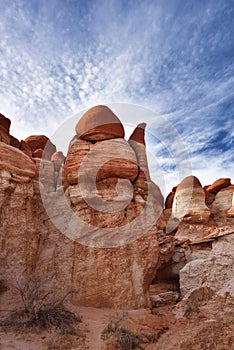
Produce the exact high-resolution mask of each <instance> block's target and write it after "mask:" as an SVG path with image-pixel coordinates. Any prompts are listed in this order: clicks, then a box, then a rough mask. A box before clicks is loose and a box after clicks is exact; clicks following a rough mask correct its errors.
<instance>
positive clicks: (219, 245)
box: [180, 233, 234, 300]
mask: <svg viewBox="0 0 234 350" xmlns="http://www.w3.org/2000/svg"><path fill="white" fill-rule="evenodd" d="M233 251H234V235H233V233H232V234H227V235H223V236H222V237H219V238H218V239H217V240H215V241H214V242H213V249H212V250H211V252H210V254H209V256H208V257H207V258H206V259H195V260H192V261H191V262H190V263H188V264H187V265H185V267H184V268H183V269H182V270H181V271H180V289H181V293H182V296H183V297H188V296H189V295H190V294H191V293H192V292H193V291H194V290H196V289H199V288H200V287H209V288H211V289H212V290H213V291H214V292H216V293H217V294H218V295H221V296H223V297H225V295H226V296H227V295H229V297H231V298H232V299H233V300H234V276H233V269H234V256H233Z"/></svg>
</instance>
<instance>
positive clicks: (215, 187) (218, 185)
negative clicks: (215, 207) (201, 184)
mask: <svg viewBox="0 0 234 350" xmlns="http://www.w3.org/2000/svg"><path fill="white" fill-rule="evenodd" d="M230 185H231V179H229V178H223V179H218V180H216V181H215V182H214V183H213V184H212V185H209V186H206V189H205V190H206V191H207V192H210V193H212V194H217V193H218V192H219V191H220V190H222V189H223V188H225V187H228V186H230Z"/></svg>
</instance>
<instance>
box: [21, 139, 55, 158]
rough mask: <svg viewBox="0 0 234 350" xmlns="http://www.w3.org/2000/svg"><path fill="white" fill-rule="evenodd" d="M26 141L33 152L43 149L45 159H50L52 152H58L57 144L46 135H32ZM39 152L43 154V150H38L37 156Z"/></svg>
mask: <svg viewBox="0 0 234 350" xmlns="http://www.w3.org/2000/svg"><path fill="white" fill-rule="evenodd" d="M24 141H25V142H26V143H27V144H28V145H29V147H30V148H31V150H32V153H33V154H34V152H35V151H37V150H39V149H42V150H43V151H44V153H43V158H44V159H47V160H50V159H51V156H52V154H53V153H55V152H56V146H55V145H54V144H53V143H52V142H51V141H50V140H49V139H48V137H46V136H44V135H32V136H29V137H27V138H26V139H25V140H24ZM39 154H41V151H38V153H37V152H36V154H35V157H36V158H37V157H38V156H39ZM33 156H34V155H33Z"/></svg>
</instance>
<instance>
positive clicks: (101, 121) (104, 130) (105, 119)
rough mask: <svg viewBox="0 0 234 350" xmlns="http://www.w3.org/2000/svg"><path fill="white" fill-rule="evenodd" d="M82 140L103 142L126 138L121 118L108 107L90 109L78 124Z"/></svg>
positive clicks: (78, 133) (77, 128)
mask: <svg viewBox="0 0 234 350" xmlns="http://www.w3.org/2000/svg"><path fill="white" fill-rule="evenodd" d="M76 133H77V135H78V136H79V138H80V139H83V140H88V141H103V140H108V139H113V138H124V128H123V125H122V123H121V122H120V120H119V118H118V117H117V116H116V115H115V114H114V113H113V112H112V111H111V110H110V108H108V107H107V106H95V107H93V108H91V109H89V110H88V111H87V112H86V113H85V114H84V115H83V116H82V117H81V119H80V120H79V121H78V123H77V124H76Z"/></svg>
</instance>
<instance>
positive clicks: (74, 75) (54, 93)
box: [0, 0, 234, 188]
mask: <svg viewBox="0 0 234 350" xmlns="http://www.w3.org/2000/svg"><path fill="white" fill-rule="evenodd" d="M0 14H1V21H0V112H1V113H3V114H5V115H6V116H8V117H10V118H11V120H12V128H11V130H12V134H13V135H14V136H16V137H18V138H20V139H24V138H25V137H27V136H28V135H30V134H40V133H43V134H46V135H48V136H52V135H53V134H54V133H55V132H56V130H57V129H58V128H59V127H60V125H61V124H62V123H63V122H64V121H65V120H67V118H69V117H71V116H72V115H74V114H76V113H78V112H79V111H80V110H83V109H85V108H88V107H91V106H93V105H95V104H104V103H105V104H113V103H119V102H122V103H126V104H137V105H140V106H143V107H144V108H146V109H149V110H151V111H152V112H153V113H147V111H145V110H144V109H143V110H141V112H142V114H140V115H139V116H138V117H136V113H135V112H134V110H131V108H130V109H128V108H127V109H126V111H124V108H123V110H122V111H120V114H121V118H122V120H123V122H124V123H126V124H129V125H132V126H133V125H135V124H137V123H138V122H140V121H146V122H147V123H148V129H147V130H148V131H149V133H150V134H149V135H148V136H147V141H148V148H149V150H150V152H151V153H152V155H153V157H154V159H155V162H154V161H153V160H152V161H150V166H151V170H152V174H153V178H155V179H156V181H157V182H158V178H157V176H158V174H159V173H160V176H163V177H164V179H165V182H166V183H167V184H166V187H168V188H169V187H170V186H171V185H176V184H177V182H178V181H179V178H180V175H181V174H178V162H181V166H182V164H184V165H185V168H186V171H185V173H183V175H188V174H189V173H191V172H192V173H193V174H195V175H197V176H198V177H199V178H200V179H201V181H202V183H203V185H205V184H208V183H210V182H212V181H214V180H215V179H217V178H219V177H232V176H233V170H234V166H233V163H234V162H233V160H234V159H233V123H234V122H233V119H234V118H233V114H234V75H233V72H234V59H233V58H234V57H233V56H234V40H233V30H234V24H233V23H234V22H233V18H234V1H233V0H229V1H228V0H216V1H213V0H208V1H207V0H203V1H200V0H196V1H193V0H190V1H186V0H183V1H182V0H181V1H179V0H173V1H172V0H171V1H170V0H168V1H163V0H158V1H152V0H151V1H147V0H144V1H139V0H135V1H132V0H129V1H126V0H125V1H121V0H109V1H107V0H99V1H71V0H63V1H62V0H61V1H55V0H50V1H48V0H47V1H44V0H31V1H26V0H25V1H21V0H18V1H10V0H8V1H6V0H1V1H0ZM113 106H114V105H113ZM115 108H116V111H118V108H117V107H114V109H115ZM157 116H160V118H161V119H160V118H158V117H157ZM163 121H165V123H164V122H163ZM168 123H169V124H168ZM168 125H170V127H169V126H168ZM168 128H169V129H170V130H169V129H168ZM175 132H176V133H177V135H178V137H175V135H174V134H173V133H175ZM182 144H183V147H182V148H183V150H184V151H183V150H182V148H181V145H182ZM185 153H186V155H185ZM186 160H187V161H188V162H189V163H190V166H189V167H186V164H185V163H186ZM156 163H158V166H157V167H156V166H155V164H156ZM159 168H160V171H159Z"/></svg>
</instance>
